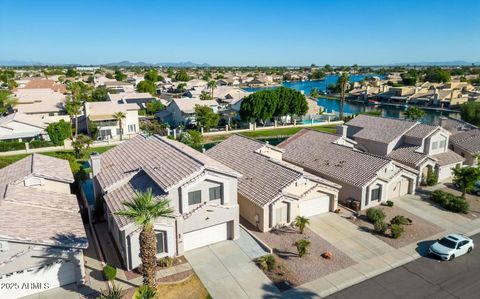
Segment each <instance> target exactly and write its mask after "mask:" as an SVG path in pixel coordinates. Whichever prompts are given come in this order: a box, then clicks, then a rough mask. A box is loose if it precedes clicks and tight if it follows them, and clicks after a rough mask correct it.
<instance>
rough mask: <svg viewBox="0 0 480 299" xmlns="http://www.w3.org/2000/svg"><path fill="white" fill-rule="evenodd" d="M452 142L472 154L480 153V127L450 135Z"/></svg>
mask: <svg viewBox="0 0 480 299" xmlns="http://www.w3.org/2000/svg"><path fill="white" fill-rule="evenodd" d="M450 143H451V144H453V145H454V146H457V147H460V148H462V149H464V150H466V151H467V152H469V153H471V154H477V153H480V129H473V130H470V131H466V132H462V133H458V134H455V135H453V136H451V137H450Z"/></svg>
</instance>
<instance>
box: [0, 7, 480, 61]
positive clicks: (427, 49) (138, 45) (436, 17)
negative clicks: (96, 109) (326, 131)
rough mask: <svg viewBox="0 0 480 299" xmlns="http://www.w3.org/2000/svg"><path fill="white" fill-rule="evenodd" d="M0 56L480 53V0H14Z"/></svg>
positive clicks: (420, 57)
mask: <svg viewBox="0 0 480 299" xmlns="http://www.w3.org/2000/svg"><path fill="white" fill-rule="evenodd" d="M0 4H1V5H0V36H1V45H0V60H3V61H5V60H12V59H16V60H28V61H40V62H45V63H80V64H97V63H108V62H118V61H122V60H129V61H145V62H179V61H187V60H190V61H193V62H197V63H204V62H206V63H209V64H211V65H310V64H311V63H316V64H318V65H323V64H326V63H329V64H334V65H351V64H354V63H357V64H363V65H366V64H387V63H396V62H419V61H451V60H466V61H471V62H477V61H480V17H479V13H480V1H478V0H470V1H468V0H467V1H461V0H457V1H443V0H440V1H433V0H432V1H429V0H415V1H410V0H404V1H386V0H383V1H380V0H379V1H370V0H362V1H354V0H351V1H348V0H345V1H340V0H337V1H321V0H317V1H314V0H311V1H306V0H292V1H282V0H276V1H273V0H272V1H268V0H255V1H254V0H242V1H240V0H237V1H234V0H231V1H228V0H224V1H214V0H211V1H208V0H204V1H202V0H197V1H147V0H136V1H131V0H130V1H85V0H84V1H65V0H63V1H48V0H43V1H33V0H32V1H25V0H16V1H7V0H0Z"/></svg>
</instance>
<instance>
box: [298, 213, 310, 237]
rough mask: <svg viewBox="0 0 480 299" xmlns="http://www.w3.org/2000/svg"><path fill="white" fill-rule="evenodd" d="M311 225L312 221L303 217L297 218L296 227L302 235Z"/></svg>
mask: <svg viewBox="0 0 480 299" xmlns="http://www.w3.org/2000/svg"><path fill="white" fill-rule="evenodd" d="M309 224H310V219H308V218H306V217H303V216H297V218H295V226H296V227H298V229H299V230H300V233H301V234H303V231H304V230H305V227H307V225H309Z"/></svg>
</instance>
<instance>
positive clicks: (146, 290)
mask: <svg viewBox="0 0 480 299" xmlns="http://www.w3.org/2000/svg"><path fill="white" fill-rule="evenodd" d="M156 295H157V291H156V290H155V289H152V288H150V287H149V286H148V285H141V286H140V287H139V288H138V289H137V290H136V291H135V294H134V295H133V298H134V299H152V298H155V296H156Z"/></svg>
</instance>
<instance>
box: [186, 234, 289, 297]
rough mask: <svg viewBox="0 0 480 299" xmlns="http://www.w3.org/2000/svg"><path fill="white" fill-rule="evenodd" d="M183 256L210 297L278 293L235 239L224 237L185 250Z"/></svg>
mask: <svg viewBox="0 0 480 299" xmlns="http://www.w3.org/2000/svg"><path fill="white" fill-rule="evenodd" d="M254 251H255V250H254ZM254 251H249V254H251V253H252V252H254ZM185 256H186V258H187V260H188V262H189V263H190V265H191V266H192V268H193V269H194V270H195V272H196V273H197V275H198V277H200V280H201V281H202V282H203V284H204V285H205V287H206V288H207V290H208V292H209V293H210V295H212V297H213V298H232V299H237V298H238V299H240V298H262V297H264V296H265V295H266V294H275V295H277V296H278V295H279V294H280V292H279V291H278V289H277V288H276V287H275V286H273V284H272V282H271V281H270V280H269V279H268V278H267V276H265V274H263V272H262V271H261V270H260V269H259V268H258V267H257V266H256V265H255V263H254V262H253V261H252V259H251V258H250V257H249V256H248V255H247V253H246V252H245V251H243V250H242V248H241V247H240V245H239V244H238V243H237V242H234V241H223V242H220V243H216V244H213V245H210V246H207V247H202V248H198V249H195V250H191V251H188V252H186V253H185Z"/></svg>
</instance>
